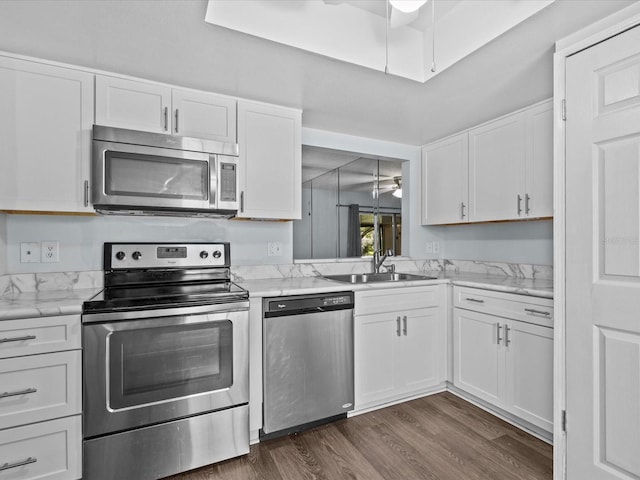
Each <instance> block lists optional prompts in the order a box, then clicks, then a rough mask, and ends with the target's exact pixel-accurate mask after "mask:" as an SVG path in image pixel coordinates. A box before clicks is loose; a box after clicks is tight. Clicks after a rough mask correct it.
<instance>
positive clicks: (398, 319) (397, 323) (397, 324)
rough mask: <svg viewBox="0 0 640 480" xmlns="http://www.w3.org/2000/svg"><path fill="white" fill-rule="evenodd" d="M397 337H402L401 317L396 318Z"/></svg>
mask: <svg viewBox="0 0 640 480" xmlns="http://www.w3.org/2000/svg"><path fill="white" fill-rule="evenodd" d="M396 335H397V336H398V337H399V336H400V317H397V318H396Z"/></svg>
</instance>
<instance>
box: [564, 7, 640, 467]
mask: <svg viewBox="0 0 640 480" xmlns="http://www.w3.org/2000/svg"><path fill="white" fill-rule="evenodd" d="M636 25H640V2H636V3H634V4H632V5H630V6H628V7H627V8H624V9H622V10H620V11H619V12H616V13H614V14H612V15H610V16H608V17H606V18H604V19H603V20H600V21H598V22H596V23H594V24H592V25H590V26H588V27H585V28H583V29H582V30H579V31H578V32H576V33H574V34H572V35H569V36H567V37H565V38H563V39H562V40H559V41H558V42H556V52H555V54H554V58H553V71H554V74H553V109H554V115H553V144H554V154H553V159H554V160H553V162H554V165H553V173H554V175H553V178H554V187H553V193H554V195H553V198H554V216H553V244H554V249H553V250H554V253H553V257H554V258H553V264H554V268H553V271H554V278H553V284H554V295H553V297H554V315H555V318H556V323H555V328H554V336H555V338H554V351H555V354H554V392H555V393H554V427H553V428H554V431H553V438H554V441H553V444H554V450H553V478H554V480H563V479H565V478H566V458H567V455H566V435H565V433H564V432H563V430H562V411H563V410H565V408H566V348H565V342H566V316H565V313H566V312H565V298H566V297H565V295H566V283H565V273H566V265H565V258H566V256H565V249H566V237H565V228H566V216H565V215H566V206H565V165H566V157H565V151H566V150H565V143H566V142H565V140H566V139H565V122H564V120H563V119H562V116H563V100H564V99H565V98H566V94H565V79H566V69H565V62H566V59H567V57H569V56H571V55H573V54H575V53H577V52H579V51H581V50H584V49H585V48H588V47H591V46H593V45H595V44H597V43H599V42H602V41H604V40H606V39H607V38H610V37H612V36H614V35H617V34H619V33H621V32H623V31H625V30H628V29H629V28H632V27H634V26H636ZM567 117H568V118H571V112H567ZM567 422H568V428H571V424H570V422H571V413H570V412H568V420H567Z"/></svg>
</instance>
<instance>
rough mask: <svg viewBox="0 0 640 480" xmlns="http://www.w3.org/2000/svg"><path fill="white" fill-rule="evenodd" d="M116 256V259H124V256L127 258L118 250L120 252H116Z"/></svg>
mask: <svg viewBox="0 0 640 480" xmlns="http://www.w3.org/2000/svg"><path fill="white" fill-rule="evenodd" d="M116 258H117V259H118V260H124V259H125V258H127V256H126V255H125V254H124V252H123V251H120V252H118V253H116Z"/></svg>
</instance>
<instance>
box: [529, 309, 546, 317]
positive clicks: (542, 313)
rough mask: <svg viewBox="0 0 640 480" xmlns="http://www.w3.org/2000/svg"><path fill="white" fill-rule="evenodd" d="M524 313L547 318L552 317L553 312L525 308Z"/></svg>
mask: <svg viewBox="0 0 640 480" xmlns="http://www.w3.org/2000/svg"><path fill="white" fill-rule="evenodd" d="M524 311H525V312H527V313H529V314H531V315H544V316H545V317H548V316H549V315H551V312H543V311H542V310H535V309H533V308H525V309H524Z"/></svg>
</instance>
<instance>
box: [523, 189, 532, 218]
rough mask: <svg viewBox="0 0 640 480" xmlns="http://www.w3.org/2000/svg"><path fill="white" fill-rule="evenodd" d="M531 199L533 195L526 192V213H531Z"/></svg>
mask: <svg viewBox="0 0 640 480" xmlns="http://www.w3.org/2000/svg"><path fill="white" fill-rule="evenodd" d="M530 200H531V197H530V196H529V194H528V193H525V194H524V213H526V214H527V215H529V212H530V211H531V208H529V201H530Z"/></svg>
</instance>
